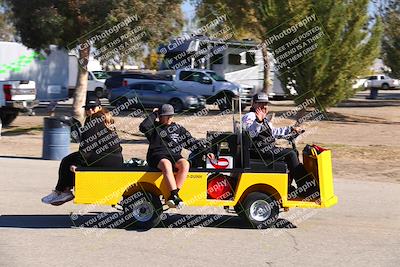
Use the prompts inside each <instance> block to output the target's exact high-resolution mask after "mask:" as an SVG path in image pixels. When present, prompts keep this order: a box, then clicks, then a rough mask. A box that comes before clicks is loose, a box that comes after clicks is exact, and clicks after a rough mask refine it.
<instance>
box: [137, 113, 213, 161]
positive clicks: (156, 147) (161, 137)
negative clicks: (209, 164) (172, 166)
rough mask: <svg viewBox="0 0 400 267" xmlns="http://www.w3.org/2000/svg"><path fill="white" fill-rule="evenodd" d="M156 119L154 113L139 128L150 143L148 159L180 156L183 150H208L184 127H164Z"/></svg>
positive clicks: (174, 125)
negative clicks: (152, 156) (156, 156)
mask: <svg viewBox="0 0 400 267" xmlns="http://www.w3.org/2000/svg"><path fill="white" fill-rule="evenodd" d="M156 118H157V115H156V114H155V113H152V114H150V115H149V116H148V117H147V118H146V119H145V120H144V121H143V122H142V123H141V124H140V126H139V129H140V131H141V132H142V133H144V134H145V136H146V138H147V140H148V141H149V143H150V144H149V149H148V151H147V158H148V159H149V158H150V157H151V155H165V156H168V155H169V156H180V155H181V153H182V149H183V148H185V149H188V150H190V151H195V150H199V149H206V144H205V143H204V142H203V141H200V140H197V139H195V138H194V137H193V136H192V135H191V134H190V133H189V131H188V130H186V129H185V128H184V127H183V126H181V125H179V124H176V123H172V124H170V125H163V124H161V123H160V122H158V121H156Z"/></svg>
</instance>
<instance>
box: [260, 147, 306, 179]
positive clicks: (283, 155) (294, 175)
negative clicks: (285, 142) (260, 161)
mask: <svg viewBox="0 0 400 267" xmlns="http://www.w3.org/2000/svg"><path fill="white" fill-rule="evenodd" d="M262 156H263V157H266V158H268V159H269V160H271V159H273V160H274V161H284V162H285V163H286V165H287V166H288V169H289V185H290V184H291V183H292V180H293V179H294V180H295V182H296V184H297V185H299V184H300V180H301V179H302V178H304V177H305V176H307V171H306V170H305V169H304V166H303V164H301V163H300V162H299V158H298V157H297V153H296V151H294V150H293V149H291V148H280V147H274V148H272V149H270V150H269V151H268V153H265V154H263V155H262Z"/></svg>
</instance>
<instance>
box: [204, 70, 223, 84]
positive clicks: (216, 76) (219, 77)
mask: <svg viewBox="0 0 400 267" xmlns="http://www.w3.org/2000/svg"><path fill="white" fill-rule="evenodd" d="M206 73H207V74H208V75H210V76H211V78H213V79H214V80H215V81H217V82H226V80H225V79H224V78H222V77H221V76H219V75H218V74H216V73H215V72H212V71H207V72H206Z"/></svg>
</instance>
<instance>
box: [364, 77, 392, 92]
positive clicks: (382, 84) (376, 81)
mask: <svg viewBox="0 0 400 267" xmlns="http://www.w3.org/2000/svg"><path fill="white" fill-rule="evenodd" d="M364 87H365V88H380V89H391V88H400V81H399V80H396V79H392V78H390V77H388V76H386V75H383V74H379V75H373V76H369V77H367V80H366V81H365V83H364Z"/></svg>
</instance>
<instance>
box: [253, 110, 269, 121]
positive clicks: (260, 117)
mask: <svg viewBox="0 0 400 267" xmlns="http://www.w3.org/2000/svg"><path fill="white" fill-rule="evenodd" d="M255 113H256V117H257V121H259V122H261V121H263V120H264V119H265V117H267V112H265V111H264V110H263V109H262V108H257V109H256V112H255Z"/></svg>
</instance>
